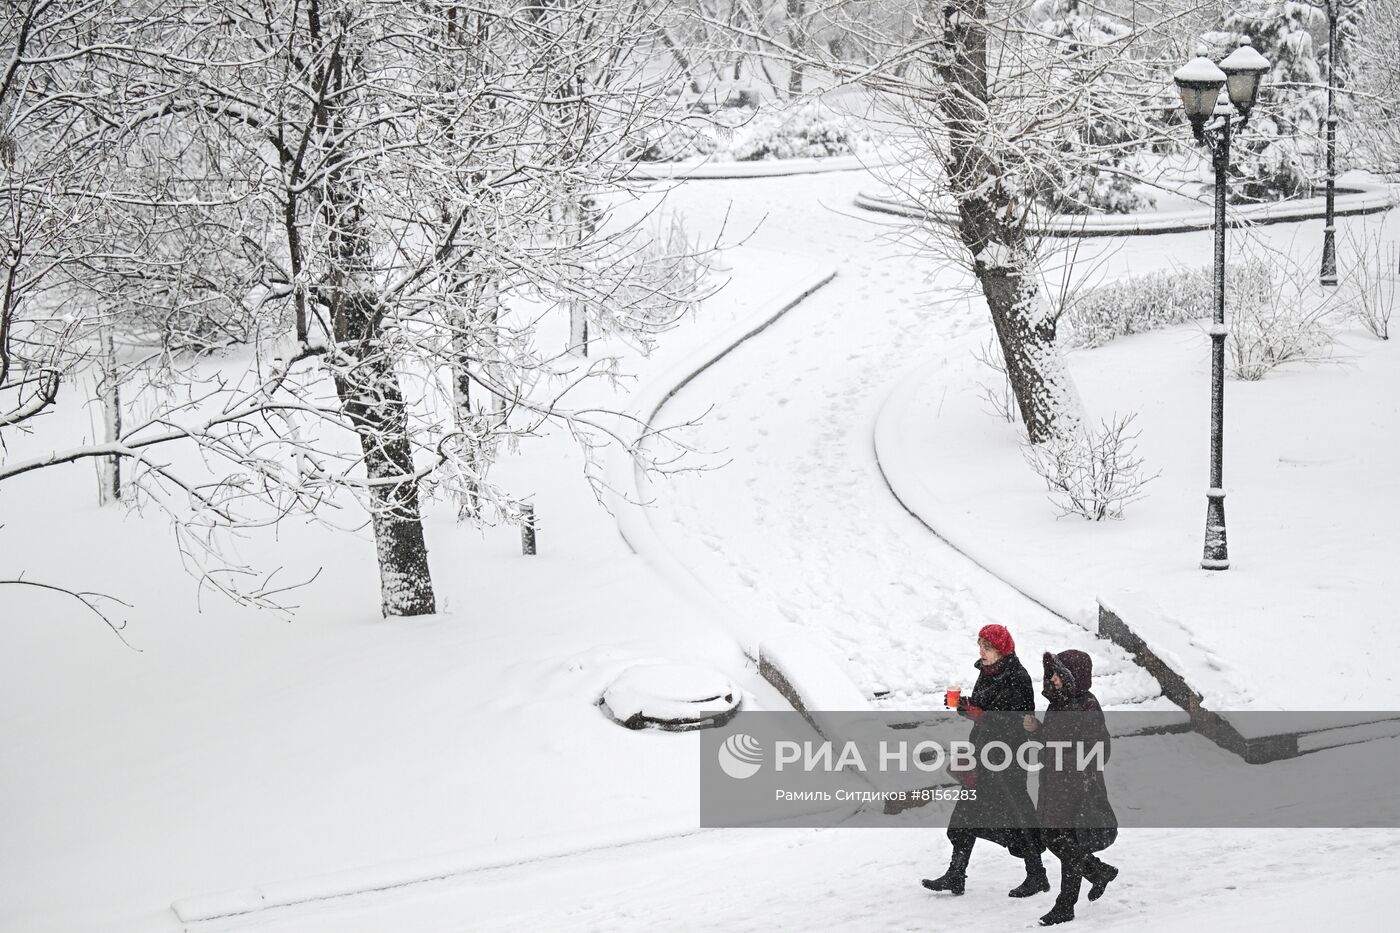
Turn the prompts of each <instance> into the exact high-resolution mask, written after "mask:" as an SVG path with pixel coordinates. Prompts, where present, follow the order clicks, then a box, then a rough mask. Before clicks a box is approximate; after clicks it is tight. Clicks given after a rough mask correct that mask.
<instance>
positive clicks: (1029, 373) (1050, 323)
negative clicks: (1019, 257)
mask: <svg viewBox="0 0 1400 933" xmlns="http://www.w3.org/2000/svg"><path fill="white" fill-rule="evenodd" d="M977 278H978V281H979V282H980V283H981V285H982V294H983V295H984V296H985V297H986V299H987V307H988V309H989V310H990V311H991V314H992V326H993V327H995V328H996V332H997V342H998V343H999V344H1000V345H1001V352H1002V357H1003V359H1004V360H1005V362H1006V376H1007V379H1008V380H1009V381H1010V382H1011V391H1012V393H1013V394H1014V395H1015V396H1016V407H1017V408H1018V409H1019V410H1020V412H1021V421H1022V423H1023V424H1025V426H1026V433H1027V434H1028V435H1029V436H1030V441H1031V443H1032V444H1039V443H1041V442H1042V441H1047V440H1050V439H1051V438H1052V437H1055V436H1064V435H1066V434H1068V433H1070V431H1071V430H1073V428H1074V427H1076V426H1078V425H1079V424H1080V422H1081V416H1080V402H1079V395H1078V392H1077V391H1076V390H1075V387H1074V381H1073V379H1072V378H1071V377H1070V374H1069V370H1068V368H1066V366H1065V363H1064V358H1063V357H1062V356H1061V355H1060V351H1059V348H1058V347H1057V346H1056V345H1055V319H1054V317H1053V316H1052V315H1051V314H1050V309H1049V308H1048V307H1046V304H1045V299H1044V298H1043V296H1042V295H1041V293H1040V282H1039V277H1038V276H1037V275H1036V274H1035V270H1034V268H1030V266H1029V263H1026V264H1025V265H1024V266H1022V265H1016V264H1010V265H1000V266H989V265H980V266H979V267H978V270H977Z"/></svg>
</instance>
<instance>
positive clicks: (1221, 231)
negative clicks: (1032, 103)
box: [1173, 39, 1270, 570]
mask: <svg viewBox="0 0 1400 933" xmlns="http://www.w3.org/2000/svg"><path fill="white" fill-rule="evenodd" d="M1269 67H1270V66H1269V61H1268V59H1266V58H1265V57H1264V56H1262V55H1260V54H1259V53H1258V52H1257V51H1256V50H1255V49H1254V47H1253V46H1251V45H1250V44H1249V40H1248V39H1244V40H1241V42H1240V45H1239V48H1237V49H1235V50H1234V51H1233V52H1231V53H1230V54H1229V55H1227V56H1226V57H1225V59H1224V60H1223V61H1221V62H1220V64H1219V65H1216V64H1215V62H1213V61H1211V60H1210V59H1209V58H1206V57H1205V55H1204V54H1200V55H1198V56H1197V57H1196V58H1193V59H1192V60H1191V61H1189V62H1187V63H1186V64H1185V65H1183V66H1181V68H1179V69H1178V70H1177V72H1176V74H1175V75H1174V76H1173V77H1174V78H1175V80H1176V86H1177V87H1178V88H1179V89H1180V91H1181V103H1182V107H1183V108H1184V109H1185V111H1186V118H1187V119H1188V120H1190V121H1191V131H1192V132H1193V133H1194V134H1195V136H1196V140H1197V141H1198V142H1201V143H1204V144H1205V145H1206V146H1207V147H1208V148H1209V149H1210V152H1211V164H1212V167H1213V169H1214V171H1215V268H1214V273H1215V275H1214V284H1215V318H1214V322H1213V323H1212V325H1211V328H1210V339H1211V368H1210V488H1209V489H1207V490H1206V536H1205V548H1204V553H1203V555H1202V558H1201V566H1202V567H1203V568H1205V569H1206V570H1226V569H1229V566H1230V551H1229V547H1228V545H1227V542H1226V538H1225V478H1224V432H1225V337H1226V335H1227V334H1228V333H1229V331H1227V330H1226V328H1225V200H1226V198H1225V195H1226V190H1227V188H1228V185H1229V176H1230V133H1231V129H1232V126H1233V125H1234V124H1235V122H1236V120H1238V123H1239V127H1240V128H1243V127H1244V126H1245V124H1246V123H1248V122H1249V114H1250V112H1251V111H1252V110H1253V109H1254V105H1255V103H1257V102H1258V99H1259V84H1260V82H1261V81H1262V80H1263V78H1264V73H1265V72H1267V71H1268V70H1269ZM1222 89H1224V90H1225V91H1226V94H1227V98H1228V100H1221V98H1220V91H1221V90H1222Z"/></svg>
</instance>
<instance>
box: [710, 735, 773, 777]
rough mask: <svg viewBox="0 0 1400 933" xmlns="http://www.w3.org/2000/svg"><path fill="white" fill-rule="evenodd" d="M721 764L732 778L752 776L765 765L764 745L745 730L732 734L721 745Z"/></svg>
mask: <svg viewBox="0 0 1400 933" xmlns="http://www.w3.org/2000/svg"><path fill="white" fill-rule="evenodd" d="M719 766H720V768H721V769H722V770H723V771H724V773H725V774H727V775H729V776H730V777H732V778H737V779H739V780H741V781H742V780H743V779H744V778H751V777H753V776H754V775H755V774H757V773H758V769H759V768H761V767H763V746H761V745H759V743H758V739H756V738H754V737H753V736H751V735H746V734H745V733H743V732H739V733H736V734H734V735H731V736H730V737H729V738H727V739H725V740H724V744H723V745H721V746H720V747H719Z"/></svg>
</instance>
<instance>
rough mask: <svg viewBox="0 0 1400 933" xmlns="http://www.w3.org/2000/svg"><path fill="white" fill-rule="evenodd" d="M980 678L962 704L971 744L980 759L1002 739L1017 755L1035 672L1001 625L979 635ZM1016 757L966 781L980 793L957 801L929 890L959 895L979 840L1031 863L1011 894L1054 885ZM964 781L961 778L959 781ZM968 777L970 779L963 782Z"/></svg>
mask: <svg viewBox="0 0 1400 933" xmlns="http://www.w3.org/2000/svg"><path fill="white" fill-rule="evenodd" d="M977 649H978V654H979V655H980V657H979V658H978V660H977V662H976V667H977V683H976V685H975V686H973V688H972V696H970V697H966V696H965V697H963V698H962V699H961V700H959V701H958V712H959V713H960V714H961V715H963V716H966V717H967V718H969V719H971V720H972V722H973V725H972V731H971V733H969V734H968V741H969V742H971V743H972V744H973V746H974V747H975V748H976V750H977V755H978V760H979V761H980V760H981V750H982V746H984V745H986V744H988V743H991V742H1004V743H1006V745H1007V746H1008V747H1009V748H1010V749H1011V751H1012V752H1013V753H1019V751H1020V748H1021V746H1022V745H1023V744H1025V742H1026V733H1025V731H1024V728H1023V726H1022V720H1023V718H1024V717H1025V716H1026V715H1027V714H1029V713H1033V712H1035V688H1034V687H1033V686H1031V675H1030V674H1028V673H1027V672H1026V669H1025V667H1024V666H1022V664H1021V659H1020V658H1018V657H1016V642H1015V640H1014V639H1012V637H1011V633H1010V632H1008V631H1007V630H1006V627H1005V626H1003V625H984V626H983V627H982V630H981V631H980V632H978V633H977ZM1019 758H1020V756H1019V754H1013V756H1012V759H1011V763H1010V765H1009V766H1008V767H1007V768H1005V769H1004V770H1001V771H992V770H989V769H984V768H980V767H979V768H978V769H977V770H976V771H974V772H972V776H971V777H970V778H969V779H967V780H970V781H972V782H974V783H975V787H973V784H969V786H970V787H973V789H975V790H976V792H977V795H976V798H975V799H965V800H959V801H958V803H957V806H955V807H954V808H953V815H952V818H951V819H950V820H949V822H948V840H949V841H950V842H951V843H952V844H953V857H952V860H951V862H950V863H949V865H948V871H947V872H946V873H945V874H944V875H943V877H941V878H933V879H925V880H924V882H923V884H924V887H926V888H928V889H929V890H931V891H948V892H950V893H952V894H961V893H963V889H964V886H965V883H966V881H967V864H968V861H969V860H970V859H971V858H972V846H973V843H975V842H976V841H977V840H978V838H982V839H986V840H988V841H990V842H994V843H996V844H997V845H999V846H1005V847H1006V849H1007V850H1008V851H1009V852H1010V853H1011V854H1012V855H1014V856H1015V857H1017V858H1020V859H1024V860H1025V862H1026V879H1025V880H1024V881H1022V882H1021V883H1020V884H1019V885H1017V886H1016V887H1015V888H1012V889H1011V891H1010V892H1009V894H1010V896H1011V897H1030V896H1031V895H1033V894H1040V893H1041V892H1043V891H1049V890H1050V881H1049V879H1048V878H1047V877H1046V875H1045V866H1044V864H1043V863H1042V862H1041V859H1040V853H1041V852H1042V851H1044V845H1043V844H1042V843H1041V840H1040V832H1039V830H1038V825H1039V824H1038V823H1037V822H1036V817H1035V804H1033V803H1032V802H1031V796H1030V794H1029V793H1028V792H1027V790H1026V771H1025V769H1024V768H1022V767H1021V766H1020V764H1019ZM959 780H964V779H963V778H961V777H960V778H959ZM965 782H966V781H965Z"/></svg>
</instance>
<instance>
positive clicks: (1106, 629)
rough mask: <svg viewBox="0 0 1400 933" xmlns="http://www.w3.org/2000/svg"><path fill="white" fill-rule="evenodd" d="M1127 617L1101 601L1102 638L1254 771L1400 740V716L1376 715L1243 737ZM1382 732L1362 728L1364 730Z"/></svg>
mask: <svg viewBox="0 0 1400 933" xmlns="http://www.w3.org/2000/svg"><path fill="white" fill-rule="evenodd" d="M1127 615H1129V613H1128V612H1126V611H1125V610H1124V608H1123V607H1121V606H1113V607H1112V608H1110V606H1109V605H1108V604H1107V603H1106V602H1105V601H1104V600H1103V599H1100V600H1099V637H1101V638H1106V639H1108V640H1109V641H1111V642H1113V643H1114V644H1115V645H1118V646H1119V647H1120V648H1122V649H1123V650H1124V651H1127V652H1128V653H1129V654H1131V655H1132V656H1133V660H1134V661H1136V662H1137V663H1138V664H1139V665H1140V666H1141V667H1143V668H1144V669H1146V670H1147V672H1148V673H1150V674H1151V675H1152V676H1153V677H1154V678H1156V680H1157V683H1159V684H1161V686H1162V695H1163V696H1165V697H1166V698H1167V699H1169V700H1171V701H1172V702H1173V703H1175V704H1176V705H1177V706H1180V707H1181V708H1182V709H1184V710H1185V711H1186V713H1187V715H1188V716H1190V717H1191V726H1192V728H1193V729H1194V730H1195V731H1196V732H1199V733H1200V734H1201V735H1204V736H1205V737H1206V738H1208V739H1210V740H1211V741H1212V742H1214V743H1215V744H1216V745H1219V746H1220V747H1221V748H1223V749H1225V750H1226V751H1229V752H1233V753H1234V754H1236V755H1239V756H1240V757H1241V758H1243V759H1244V760H1245V761H1246V762H1248V763H1249V764H1252V765H1258V764H1267V763H1269V762H1271V761H1282V760H1284V759H1287V758H1297V757H1298V756H1299V755H1306V754H1309V753H1310V752H1318V751H1324V750H1326V749H1329V748H1337V747H1340V746H1342V745H1353V744H1357V743H1360V742H1368V741H1373V740H1375V739H1382V738H1392V737H1394V736H1396V735H1400V714H1392V715H1373V714H1366V713H1358V714H1357V715H1356V718H1355V719H1354V720H1353V721H1349V722H1346V723H1344V724H1341V725H1335V726H1327V727H1322V728H1316V729H1299V730H1296V731H1291V732H1280V733H1276V734H1273V735H1263V736H1245V735H1243V734H1241V733H1240V731H1239V730H1238V729H1236V728H1235V726H1234V725H1233V724H1232V723H1231V722H1230V721H1229V720H1228V719H1227V718H1226V717H1224V716H1222V715H1220V714H1219V713H1217V712H1214V711H1213V710H1210V709H1207V708H1206V707H1205V706H1204V705H1203V703H1202V696H1201V694H1200V692H1199V691H1197V690H1196V689H1195V688H1193V687H1192V686H1191V684H1190V682H1189V681H1188V680H1187V679H1186V677H1185V676H1183V675H1182V674H1181V673H1179V672H1178V671H1176V670H1174V669H1173V668H1172V667H1171V665H1170V664H1168V663H1167V662H1166V661H1165V660H1163V659H1162V658H1161V657H1160V656H1159V655H1158V653H1157V652H1155V651H1154V650H1153V649H1152V647H1151V646H1150V645H1149V644H1148V643H1147V641H1146V640H1145V639H1144V638H1142V636H1140V635H1139V634H1138V633H1137V632H1135V631H1133V628H1132V626H1131V625H1129V624H1128V622H1127V619H1126V616H1127ZM1378 726H1379V727H1380V728H1370V729H1366V728H1361V727H1378Z"/></svg>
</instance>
